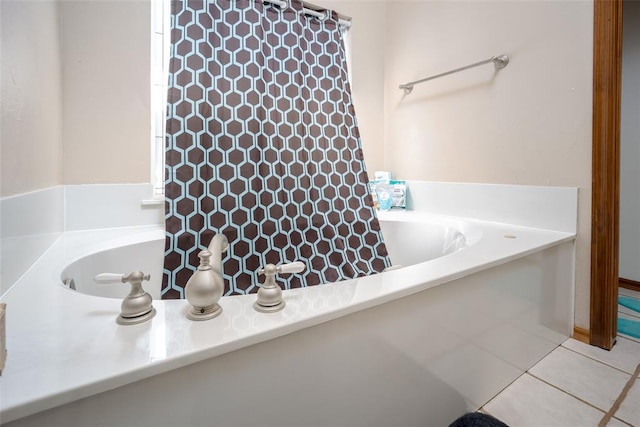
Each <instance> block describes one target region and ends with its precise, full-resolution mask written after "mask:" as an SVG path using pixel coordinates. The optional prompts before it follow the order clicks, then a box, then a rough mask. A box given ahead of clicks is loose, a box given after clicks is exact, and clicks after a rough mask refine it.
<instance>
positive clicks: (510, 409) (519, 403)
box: [484, 374, 604, 427]
mask: <svg viewBox="0 0 640 427" xmlns="http://www.w3.org/2000/svg"><path fill="white" fill-rule="evenodd" d="M484 410H485V411H486V412H488V413H489V414H491V415H493V416H494V417H496V418H498V419H500V420H502V421H503V422H504V423H506V424H507V425H510V426H514V427H528V426H531V427H540V426H545V427H554V426H558V427H569V426H597V425H598V423H599V422H600V420H601V419H602V417H604V412H601V411H598V410H597V409H595V408H594V407H592V406H589V405H587V404H586V403H584V402H581V401H579V400H578V399H576V398H574V397H572V396H569V395H568V394H566V393H564V392H562V391H560V390H558V389H556V388H554V387H552V386H550V385H548V384H545V383H544V382H542V381H540V380H538V379H536V378H533V377H532V376H530V375H528V374H525V375H523V376H521V377H520V378H518V379H517V380H516V381H515V382H514V383H513V384H511V385H510V386H509V387H507V388H506V389H505V390H503V391H502V393H500V394H499V395H498V396H496V397H495V398H494V399H493V400H491V401H490V402H489V403H487V404H486V405H485V407H484Z"/></svg>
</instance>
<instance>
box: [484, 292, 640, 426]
mask: <svg viewBox="0 0 640 427" xmlns="http://www.w3.org/2000/svg"><path fill="white" fill-rule="evenodd" d="M620 294H621V295H627V296H631V297H635V298H639V299H640V293H637V292H636V293H634V292H633V291H627V290H625V289H621V290H620ZM619 315H620V316H621V317H625V316H626V317H629V318H630V317H636V318H638V320H640V314H639V313H634V312H632V311H629V310H626V309H624V310H623V309H621V310H620V313H619ZM634 320H636V319H634ZM482 411H483V412H486V413H488V414H491V415H493V416H494V417H496V418H498V419H500V420H502V421H503V422H505V423H506V424H508V425H509V426H511V427H526V426H532V427H551V426H559V427H573V426H576V427H578V426H579V427H587V426H637V427H640V340H638V339H633V338H631V337H625V336H621V335H618V340H617V343H616V345H615V346H614V348H613V350H611V351H606V350H602V349H600V348H597V347H593V346H590V345H587V344H584V343H582V342H580V341H577V340H574V339H572V338H570V339H568V340H567V341H565V342H564V343H563V344H562V345H561V346H559V347H558V348H556V349H555V350H554V351H553V352H551V353H550V354H549V355H547V356H546V357H545V358H544V359H542V360H541V361H540V362H538V363H537V364H536V365H535V366H534V367H533V368H531V369H530V370H529V371H528V372H526V373H525V374H524V375H522V376H521V377H520V378H518V379H517V380H516V381H514V382H513V383H512V384H511V385H509V386H508V387H507V388H506V389H504V390H503V391H502V392H501V393H500V394H498V395H497V396H496V397H495V398H493V400H491V401H490V402H489V403H487V404H486V405H485V406H484V407H483V408H482Z"/></svg>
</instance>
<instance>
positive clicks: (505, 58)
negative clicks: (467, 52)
mask: <svg viewBox="0 0 640 427" xmlns="http://www.w3.org/2000/svg"><path fill="white" fill-rule="evenodd" d="M489 62H493V65H494V66H495V67H496V70H502V69H503V68H504V67H506V66H507V64H508V63H509V55H507V54H502V55H498V56H492V57H491V58H489V59H485V60H484V61H480V62H476V63H474V64H470V65H466V66H464V67H460V68H456V69H455V70H451V71H447V72H445V73H440V74H436V75H435V76H431V77H426V78H424V79H420V80H416V81H414V82H409V83H405V84H402V85H400V86H399V88H400V89H403V90H404V94H405V95H409V94H410V93H411V91H412V90H413V86H414V85H417V84H419V83H424V82H426V81H429V80H433V79H437V78H439V77H444V76H448V75H449V74H453V73H457V72H458V71H464V70H468V69H469V68H473V67H477V66H479V65H484V64H488V63H489Z"/></svg>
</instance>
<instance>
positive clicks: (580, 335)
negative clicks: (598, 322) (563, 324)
mask: <svg viewBox="0 0 640 427" xmlns="http://www.w3.org/2000/svg"><path fill="white" fill-rule="evenodd" d="M573 338H574V339H576V340H578V341H582V342H583V343H585V344H591V342H590V339H591V334H590V333H589V331H588V330H587V329H583V328H580V327H578V326H574V327H573Z"/></svg>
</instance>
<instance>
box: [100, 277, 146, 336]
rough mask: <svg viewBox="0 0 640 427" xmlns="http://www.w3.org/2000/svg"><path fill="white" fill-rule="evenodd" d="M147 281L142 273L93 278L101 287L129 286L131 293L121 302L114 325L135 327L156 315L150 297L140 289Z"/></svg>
mask: <svg viewBox="0 0 640 427" xmlns="http://www.w3.org/2000/svg"><path fill="white" fill-rule="evenodd" d="M149 279H151V275H149V274H144V273H143V272H142V271H132V272H131V273H128V274H119V273H101V274H98V275H97V276H96V277H94V279H93V280H94V281H95V282H96V283H100V284H103V285H108V284H111V283H125V282H129V283H130V284H131V291H130V292H129V295H127V296H126V297H125V299H124V300H123V301H122V304H121V306H120V308H121V312H120V315H119V316H118V318H117V319H116V323H118V324H119V325H135V324H137V323H142V322H145V321H147V320H149V319H151V318H152V317H153V316H155V315H156V309H155V308H153V299H152V298H151V295H149V294H148V293H147V292H145V290H144V289H143V288H142V281H143V280H149Z"/></svg>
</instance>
